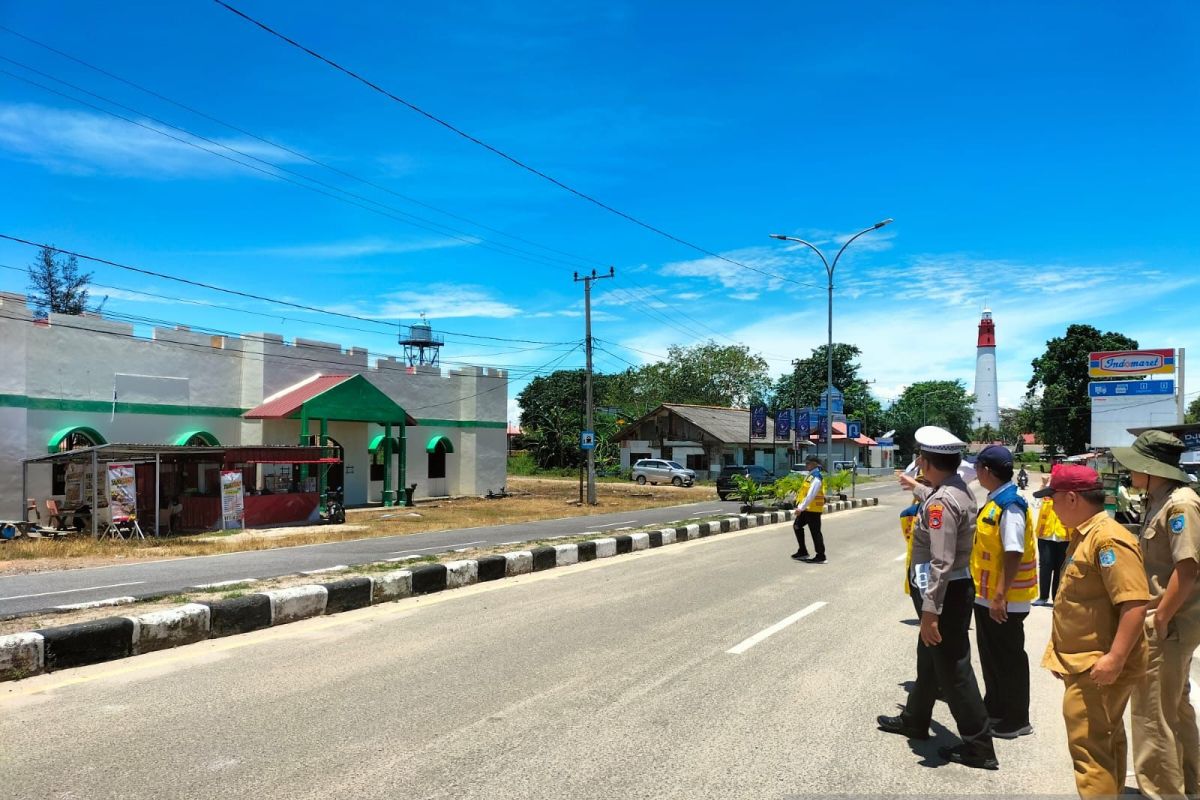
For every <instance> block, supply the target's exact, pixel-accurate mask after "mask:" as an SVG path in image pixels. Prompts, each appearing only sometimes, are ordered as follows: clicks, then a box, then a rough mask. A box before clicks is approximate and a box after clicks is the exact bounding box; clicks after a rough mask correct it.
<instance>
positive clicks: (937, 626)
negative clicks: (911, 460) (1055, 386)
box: [877, 425, 999, 769]
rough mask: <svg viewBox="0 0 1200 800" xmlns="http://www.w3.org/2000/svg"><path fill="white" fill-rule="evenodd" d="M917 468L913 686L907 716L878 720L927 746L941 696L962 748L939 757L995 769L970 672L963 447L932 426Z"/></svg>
mask: <svg viewBox="0 0 1200 800" xmlns="http://www.w3.org/2000/svg"><path fill="white" fill-rule="evenodd" d="M916 440H917V447H918V448H919V454H918V456H917V464H918V466H919V467H920V469H921V471H922V473H924V475H925V477H926V478H927V479H928V480H929V483H930V486H931V487H932V491H931V492H930V493H929V495H928V496H927V497H926V498H925V500H924V501H923V502H922V503H921V507H920V509H919V510H918V512H917V523H916V526H915V527H914V529H913V551H912V572H911V575H910V582H911V590H910V596H911V597H912V600H913V605H914V606H915V607H916V609H917V613H918V614H919V615H920V617H921V634H920V639H919V641H918V642H917V680H916V684H915V685H914V686H913V689H912V691H911V692H909V695H908V702H907V703H906V704H905V706H904V710H903V711H902V712H901V713H900V715H899V716H896V717H887V716H880V717H878V719H877V721H878V723H879V729H880V730H882V731H885V732H887V733H896V734H900V735H901V736H907V737H909V738H912V739H928V738H929V725H930V722H931V721H932V718H933V704H934V700H935V698H936V697H937V695H938V689H939V688H940V689H941V692H942V694H943V696H944V697H945V699H946V703H947V704H948V705H949V706H950V713H951V714H953V715H954V721H955V723H956V724H957V726H958V733H959V735H960V736H962V738H963V741H962V743H961V744H958V745H956V746H954V747H942V748H939V749H938V754H939V755H941V756H942V758H945V759H946V760H947V761H953V762H956V763H958V764H963V765H965V766H968V767H975V768H978V769H998V768H999V762H998V761H997V760H996V751H995V748H994V746H993V744H992V735H991V730H990V728H989V725H988V716H987V711H986V709H985V708H984V705H983V698H982V697H980V695H979V685H978V684H977V683H976V682H975V673H974V672H973V671H972V669H971V640H970V637H969V631H970V627H971V611H972V606H973V605H974V602H975V584H974V581H972V579H971V570H970V561H971V547H972V544H973V542H974V539H975V516H976V507H975V498H974V496H973V495H972V494H971V493H970V491H968V490H967V486H966V483H964V482H963V479H962V478H961V477H960V476H959V474H958V468H959V466H960V464H961V461H962V455H961V453H962V449H963V448H964V447H965V446H966V444H965V443H964V442H962V441H961V440H959V439H958V437H956V436H954V434H952V433H950V432H949V431H947V430H944V429H942V428H938V427H935V426H932V425H927V426H925V427H923V428H919V429H918V430H917V432H916Z"/></svg>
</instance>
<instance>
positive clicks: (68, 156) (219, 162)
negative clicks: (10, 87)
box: [0, 103, 300, 178]
mask: <svg viewBox="0 0 1200 800" xmlns="http://www.w3.org/2000/svg"><path fill="white" fill-rule="evenodd" d="M138 122H139V123H140V124H141V125H144V126H145V127H138V126H136V125H132V124H130V123H128V122H124V121H122V120H119V119H116V118H113V117H109V116H106V115H102V114H94V113H90V112H82V111H65V110H62V109H57V108H51V107H48V106H42V105H37V104H33V103H19V104H18V103H0V150H4V151H7V152H8V153H10V154H11V155H13V156H16V157H17V158H20V159H23V160H26V161H31V162H33V163H36V164H41V165H42V166H44V167H46V168H47V169H49V170H51V171H54V172H62V173H67V174H73V175H91V174H97V173H105V174H113V175H125V176H137V177H146V178H180V177H197V176H218V175H227V174H230V173H244V174H254V173H252V172H251V171H250V170H247V169H245V168H243V167H239V166H237V165H236V164H234V163H233V162H231V161H229V160H228V159H225V158H219V157H217V156H214V155H212V154H211V153H206V152H204V151H203V150H199V149H197V148H196V147H192V146H190V145H188V144H185V143H183V142H180V141H176V140H175V139H171V138H168V136H166V135H163V134H169V135H170V136H175V137H179V138H181V139H185V140H190V141H195V143H196V144H197V145H199V146H201V147H205V148H208V149H210V150H215V151H216V152H220V153H224V154H225V155H228V156H230V157H233V158H240V157H239V156H237V155H236V154H231V153H227V152H226V151H224V150H222V149H220V148H219V147H217V146H215V145H212V144H208V143H205V142H200V141H198V140H193V139H191V138H190V137H188V136H187V135H186V134H182V133H180V132H178V131H169V130H167V129H165V128H163V127H162V126H161V125H158V124H157V123H153V122H149V121H147V120H138ZM209 138H211V139H212V140H213V141H215V142H219V143H220V144H221V145H226V146H228V147H233V148H236V149H237V150H240V151H242V152H243V153H247V154H249V155H252V156H254V157H256V158H261V159H264V160H268V161H271V162H274V163H294V162H296V161H298V160H300V159H299V157H298V156H296V155H294V154H292V153H288V152H286V151H284V150H280V149H279V148H277V147H273V146H271V145H268V144H264V143H262V142H259V141H257V140H253V139H236V138H234V139H229V138H226V139H222V138H219V137H209Z"/></svg>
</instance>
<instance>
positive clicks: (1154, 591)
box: [1113, 430, 1200, 798]
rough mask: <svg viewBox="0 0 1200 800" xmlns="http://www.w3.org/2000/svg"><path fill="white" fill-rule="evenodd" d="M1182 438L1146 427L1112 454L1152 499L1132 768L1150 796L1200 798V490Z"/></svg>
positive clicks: (1145, 528)
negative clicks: (1188, 468)
mask: <svg viewBox="0 0 1200 800" xmlns="http://www.w3.org/2000/svg"><path fill="white" fill-rule="evenodd" d="M1183 450H1184V445H1183V442H1181V441H1179V440H1178V439H1176V438H1175V437H1174V436H1172V435H1170V434H1169V433H1165V432H1163V431H1153V430H1151V431H1146V432H1144V433H1143V434H1141V435H1140V436H1138V437H1137V440H1136V441H1134V443H1133V446H1132V447H1114V448H1113V455H1114V456H1115V457H1116V459H1117V461H1119V462H1120V463H1121V466H1123V467H1125V468H1126V469H1128V470H1129V471H1130V472H1131V473H1132V476H1131V477H1132V483H1133V486H1134V488H1136V489H1141V490H1143V491H1144V492H1146V497H1147V500H1148V504H1147V507H1146V513H1145V516H1144V517H1143V519H1142V527H1141V534H1140V536H1139V540H1140V543H1141V548H1142V558H1143V559H1144V560H1145V562H1146V578H1147V580H1148V581H1149V584H1150V595H1151V598H1152V599H1151V600H1150V606H1149V612H1148V613H1147V614H1146V641H1147V642H1148V643H1149V647H1150V661H1149V665H1148V667H1147V670H1146V679H1145V680H1144V681H1143V682H1142V683H1141V684H1139V685H1138V687H1137V688H1135V689H1134V692H1133V712H1132V722H1133V768H1134V772H1135V773H1136V774H1137V782H1138V788H1139V789H1140V790H1141V792H1142V794H1144V795H1146V796H1147V797H1153V798H1162V797H1182V796H1185V795H1186V796H1188V797H1197V796H1200V736H1197V731H1196V711H1195V709H1194V708H1193V707H1192V702H1191V697H1190V696H1189V691H1188V680H1189V673H1190V671H1191V667H1192V656H1193V654H1194V653H1195V652H1196V647H1197V645H1200V588H1198V587H1197V581H1196V572H1197V561H1198V560H1200V495H1197V494H1196V492H1195V491H1193V490H1192V488H1191V487H1190V486H1189V485H1188V483H1189V480H1188V475H1187V473H1186V472H1184V471H1183V470H1181V469H1180V468H1179V458H1180V456H1181V455H1182V454H1183Z"/></svg>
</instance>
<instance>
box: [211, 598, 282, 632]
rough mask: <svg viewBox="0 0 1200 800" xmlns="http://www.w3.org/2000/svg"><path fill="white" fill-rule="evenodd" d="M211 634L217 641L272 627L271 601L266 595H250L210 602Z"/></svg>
mask: <svg viewBox="0 0 1200 800" xmlns="http://www.w3.org/2000/svg"><path fill="white" fill-rule="evenodd" d="M200 605H203V606H208V620H209V634H210V635H211V636H212V637H213V638H214V639H215V638H217V637H220V636H233V635H234V634H237V633H249V632H250V631H256V630H259V629H260V628H269V627H271V600H270V598H268V597H267V596H266V595H265V594H248V595H246V596H244V597H235V598H232V599H229V600H210V601H208V602H206V603H201V604H200Z"/></svg>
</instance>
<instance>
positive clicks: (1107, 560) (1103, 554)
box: [1098, 547, 1117, 567]
mask: <svg viewBox="0 0 1200 800" xmlns="http://www.w3.org/2000/svg"><path fill="white" fill-rule="evenodd" d="M1098 560H1099V561H1100V566H1102V567H1111V566H1112V565H1113V564H1115V563H1117V551H1116V550H1113V549H1112V548H1111V547H1101V548H1100V558H1099V559H1098Z"/></svg>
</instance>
